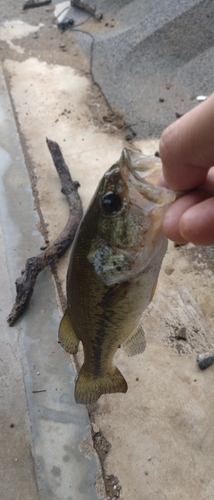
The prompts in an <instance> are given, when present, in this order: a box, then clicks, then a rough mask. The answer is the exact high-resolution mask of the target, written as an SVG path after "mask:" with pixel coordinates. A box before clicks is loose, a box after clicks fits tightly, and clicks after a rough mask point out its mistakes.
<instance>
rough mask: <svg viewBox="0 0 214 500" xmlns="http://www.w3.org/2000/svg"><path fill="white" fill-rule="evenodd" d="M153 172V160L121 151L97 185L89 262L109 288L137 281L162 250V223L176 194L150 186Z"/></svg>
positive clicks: (163, 239) (125, 150)
mask: <svg viewBox="0 0 214 500" xmlns="http://www.w3.org/2000/svg"><path fill="white" fill-rule="evenodd" d="M153 158H154V157H153ZM158 160H159V159H158ZM151 170H152V168H151V157H150V158H149V160H148V157H145V156H143V155H142V154H140V153H138V152H132V151H130V150H128V149H124V150H123V151H122V155H121V157H120V159H119V161H118V162H116V163H115V164H114V165H113V166H112V167H111V168H110V169H109V170H108V171H107V172H106V173H105V174H104V176H103V178H102V180H101V182H100V184H99V186H98V189H97V192H96V194H95V197H94V201H93V203H96V204H98V210H97V214H98V221H97V225H96V237H95V238H94V239H93V242H92V245H91V248H90V252H89V255H88V259H89V261H90V262H91V263H93V265H94V268H95V270H96V272H97V273H98V274H100V276H101V277H102V279H103V280H104V281H105V282H106V283H107V284H113V283H118V282H121V281H124V280H125V279H129V278H131V277H133V276H135V275H136V274H138V273H139V272H140V271H141V270H143V269H144V268H145V267H147V266H148V265H149V264H150V263H151V261H152V259H154V258H155V257H156V255H157V254H158V250H159V249H160V246H161V245H163V242H164V245H165V247H166V238H165V237H164V235H163V234H162V233H161V221H162V217H163V214H164V212H165V210H166V208H167V206H168V205H169V204H170V203H172V202H173V201H174V200H175V199H176V193H174V192H173V191H170V190H168V189H166V188H162V187H159V186H155V185H153V184H151V183H150V182H148V181H147V180H146V179H145V176H146V174H147V175H148V174H149V173H150V171H151ZM164 253H165V252H164Z"/></svg>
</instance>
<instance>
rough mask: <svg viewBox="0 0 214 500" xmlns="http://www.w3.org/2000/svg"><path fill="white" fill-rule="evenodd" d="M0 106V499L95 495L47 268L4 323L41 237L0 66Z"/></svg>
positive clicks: (81, 410) (82, 413)
mask: <svg viewBox="0 0 214 500" xmlns="http://www.w3.org/2000/svg"><path fill="white" fill-rule="evenodd" d="M0 110H1V115H0V118H1V119H0V137H1V140H0V159H1V166H0V174H1V179H0V193H1V204H0V218H1V224H0V229H2V232H0V244H1V248H2V260H1V290H0V292H1V311H0V312H1V315H0V321H1V343H2V351H1V356H0V357H1V364H0V370H1V372H0V375H1V393H0V395H1V399H0V403H1V408H0V429H1V449H0V477H1V484H0V498H1V499H2V500H3V499H4V500H14V498H16V499H18V500H19V499H23V498H26V499H30V498H31V499H32V500H38V498H40V499H41V500H47V499H48V500H62V499H63V500H84V499H85V500H86V499H87V500H96V499H98V495H97V493H96V491H95V486H94V483H95V476H96V474H97V472H98V471H99V463H98V460H97V457H96V456H95V455H93V456H92V457H91V458H90V459H89V458H86V456H85V454H84V452H83V451H81V449H80V448H79V446H80V444H81V443H82V441H83V440H84V439H85V438H86V436H87V435H88V434H89V433H90V426H89V420H88V414H87V412H86V409H85V407H84V406H81V405H76V403H75V402H74V398H73V384H74V378H75V375H76V374H75V371H74V370H73V368H72V365H71V363H70V360H69V357H68V356H67V355H66V354H65V353H64V351H63V350H62V348H61V347H60V346H59V345H58V344H57V330H58V324H59V314H58V310H57V304H56V300H55V294H54V285H53V282H52V279H51V276H50V274H49V272H48V271H45V272H43V273H41V275H40V276H39V277H38V281H37V284H36V287H35V291H34V296H33V298H32V300H31V307H30V308H29V310H28V312H27V313H26V314H25V316H24V318H23V319H21V320H20V321H19V322H18V325H17V327H15V328H9V327H8V326H7V323H6V317H7V315H8V313H9V312H10V309H11V306H12V298H11V287H12V290H13V299H14V298H15V297H14V296H15V290H14V282H15V279H16V278H17V277H18V276H19V275H20V271H21V269H22V268H23V267H24V264H25V261H26V259H27V258H28V257H30V256H32V255H36V254H37V253H38V251H39V247H40V245H41V235H40V233H39V232H38V231H37V230H36V229H35V228H36V225H37V224H38V222H39V221H38V216H37V213H36V212H35V211H34V210H33V197H32V193H31V188H30V181H29V177H28V173H27V169H26V166H25V163H24V158H23V154H22V149H21V146H20V142H19V137H18V134H17V130H16V126H15V123H14V118H13V112H12V109H11V105H10V101H9V98H8V95H7V89H6V86H5V82H4V78H3V74H2V72H1V73H0ZM22 370H23V372H24V383H25V387H24V383H23V373H22ZM25 391H26V396H25ZM37 391H38V392H37ZM39 391H45V392H39ZM26 400H27V401H26ZM28 412H29V416H28ZM10 424H14V426H12V427H10ZM30 430H31V432H30ZM12 450H13V451H12ZM32 455H33V459H34V461H33V459H32ZM11 456H12V457H13V458H12V459H11ZM34 463H35V472H36V479H37V481H36V479H35V472H34ZM37 484H38V489H39V495H38V490H37Z"/></svg>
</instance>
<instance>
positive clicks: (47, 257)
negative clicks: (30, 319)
mask: <svg viewBox="0 0 214 500" xmlns="http://www.w3.org/2000/svg"><path fill="white" fill-rule="evenodd" d="M46 142H47V145H48V148H49V151H50V153H51V156H52V159H53V162H54V165H55V167H56V170H57V172H58V175H59V178H60V181H61V185H62V193H63V194H64V195H65V196H66V198H67V201H68V205H69V209H70V215H69V218H68V221H67V224H66V226H65V227H64V229H63V230H62V232H61V233H60V235H59V236H58V238H57V239H56V240H55V241H54V243H53V244H52V245H50V246H49V247H48V248H47V249H46V250H44V252H41V253H40V254H39V255H37V256H36V257H31V258H29V259H28V260H27V261H26V266H25V270H24V271H23V273H22V275H21V276H20V277H19V278H17V280H16V293H17V295H16V301H15V304H14V306H13V308H12V311H11V313H10V314H9V317H8V320H7V321H8V323H9V325H10V326H12V325H14V323H15V321H16V320H17V319H18V318H19V316H21V314H22V313H23V312H24V310H25V308H26V306H27V304H28V303H29V301H30V298H31V296H32V293H33V290H34V285H35V282H36V278H37V276H38V274H39V273H40V272H41V271H42V270H43V269H44V268H45V267H46V266H48V265H49V264H51V263H52V262H53V261H55V260H56V259H59V258H60V257H61V256H62V255H63V254H64V253H65V251H66V250H67V248H68V247H69V246H70V244H71V243H72V241H73V239H74V236H75V233H76V230H77V228H78V225H79V222H80V220H81V218H82V215H83V209H82V202H81V199H80V197H79V194H78V191H77V190H78V187H79V186H80V185H79V182H77V181H73V180H72V178H71V175H70V172H69V169H68V167H67V165H66V163H65V161H64V158H63V156H62V153H61V150H60V147H59V146H58V144H57V143H56V142H53V141H50V140H49V139H46Z"/></svg>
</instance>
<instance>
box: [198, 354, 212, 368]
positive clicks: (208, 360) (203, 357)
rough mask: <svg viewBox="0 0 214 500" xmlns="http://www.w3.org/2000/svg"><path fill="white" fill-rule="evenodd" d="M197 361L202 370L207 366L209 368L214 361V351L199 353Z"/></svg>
mask: <svg viewBox="0 0 214 500" xmlns="http://www.w3.org/2000/svg"><path fill="white" fill-rule="evenodd" d="M196 361H197V364H198V366H199V368H200V370H206V368H209V366H211V365H212V364H213V363H214V353H213V352H205V353H203V354H198V356H197V358H196Z"/></svg>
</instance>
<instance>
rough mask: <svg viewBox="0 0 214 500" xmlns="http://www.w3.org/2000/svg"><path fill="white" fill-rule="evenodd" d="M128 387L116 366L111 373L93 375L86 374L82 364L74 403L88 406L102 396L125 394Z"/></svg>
mask: <svg viewBox="0 0 214 500" xmlns="http://www.w3.org/2000/svg"><path fill="white" fill-rule="evenodd" d="M127 389H128V385H127V382H126V380H125V379H124V377H123V375H122V373H120V371H119V370H118V368H117V367H116V366H112V369H111V371H109V372H106V373H103V374H100V375H95V374H93V373H90V372H88V371H87V370H86V369H85V366H84V364H83V366H82V368H81V370H80V372H79V375H78V377H77V379H76V385H75V400H76V403H80V404H84V405H88V404H91V403H95V401H97V399H98V398H99V397H100V396H101V395H102V394H111V393H115V392H126V391H127Z"/></svg>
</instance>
